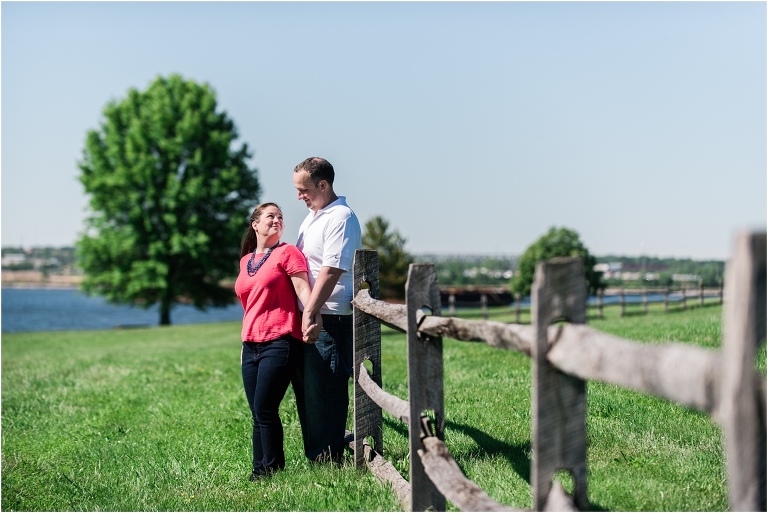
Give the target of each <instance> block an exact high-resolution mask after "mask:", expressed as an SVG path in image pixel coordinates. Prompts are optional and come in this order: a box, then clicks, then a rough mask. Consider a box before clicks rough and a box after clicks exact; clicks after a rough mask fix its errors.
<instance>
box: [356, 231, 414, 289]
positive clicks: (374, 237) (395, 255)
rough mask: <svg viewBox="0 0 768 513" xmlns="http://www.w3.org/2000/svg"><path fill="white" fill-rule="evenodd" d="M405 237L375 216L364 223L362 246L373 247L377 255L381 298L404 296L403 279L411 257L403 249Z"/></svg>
mask: <svg viewBox="0 0 768 513" xmlns="http://www.w3.org/2000/svg"><path fill="white" fill-rule="evenodd" d="M404 246H405V239H404V238H403V237H402V236H401V235H400V232H398V231H397V230H394V231H392V232H390V231H389V222H388V221H387V220H386V219H384V218H383V217H381V216H375V217H373V218H371V219H369V220H368V221H367V222H366V223H365V231H364V233H363V247H364V248H367V249H375V250H377V251H378V256H379V287H380V289H381V296H382V298H394V299H403V298H405V281H406V280H407V278H408V266H409V265H410V264H411V262H413V258H412V257H411V255H409V254H408V253H407V252H406V251H405V249H404Z"/></svg>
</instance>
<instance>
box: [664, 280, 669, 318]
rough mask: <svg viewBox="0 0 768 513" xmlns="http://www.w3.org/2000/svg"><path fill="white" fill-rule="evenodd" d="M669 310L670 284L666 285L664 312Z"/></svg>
mask: <svg viewBox="0 0 768 513" xmlns="http://www.w3.org/2000/svg"><path fill="white" fill-rule="evenodd" d="M667 312H669V285H667V286H666V287H664V313H667Z"/></svg>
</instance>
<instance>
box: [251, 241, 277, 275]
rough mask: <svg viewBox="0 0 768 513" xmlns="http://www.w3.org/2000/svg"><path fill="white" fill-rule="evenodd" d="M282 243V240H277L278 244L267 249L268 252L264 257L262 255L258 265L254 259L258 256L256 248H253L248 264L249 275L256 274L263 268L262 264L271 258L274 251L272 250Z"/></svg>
mask: <svg viewBox="0 0 768 513" xmlns="http://www.w3.org/2000/svg"><path fill="white" fill-rule="evenodd" d="M279 244H280V241H277V244H275V245H274V246H272V247H271V248H269V249H268V250H267V252H266V253H265V254H264V256H263V257H261V260H259V263H258V264H256V265H253V259H254V258H255V257H256V248H253V253H251V258H250V260H248V265H247V266H246V268H247V270H248V276H256V272H257V271H258V270H259V269H261V266H262V264H264V262H265V261H266V260H267V258H269V255H270V254H271V253H272V250H273V249H275V248H276V247H277V246H278V245H279Z"/></svg>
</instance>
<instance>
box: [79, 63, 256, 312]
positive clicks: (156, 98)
mask: <svg viewBox="0 0 768 513" xmlns="http://www.w3.org/2000/svg"><path fill="white" fill-rule="evenodd" d="M103 114H104V121H103V122H102V124H101V127H100V128H99V130H91V131H89V132H88V133H87V136H86V142H85V148H84V150H83V158H82V160H81V161H80V163H79V168H80V170H81V171H82V173H81V175H80V181H81V182H82V184H83V185H84V187H85V192H86V193H87V194H89V195H90V208H91V210H92V212H91V213H90V215H89V217H88V218H87V219H86V231H85V233H84V235H82V237H81V239H80V240H79V241H78V243H77V252H78V259H79V261H80V265H81V266H82V268H83V271H84V272H85V275H86V278H85V280H84V281H83V284H82V288H83V290H84V291H85V292H87V293H89V294H101V295H103V296H105V297H106V298H107V300H108V301H110V302H112V303H132V304H139V305H141V306H144V307H149V306H151V305H154V304H159V308H160V324H170V322H171V318H170V312H171V307H172V306H173V305H174V304H176V303H178V302H179V301H180V300H182V301H185V302H191V303H192V304H194V305H195V306H196V307H197V308H199V309H202V310H204V309H205V308H206V306H207V305H213V306H225V305H227V304H229V303H231V301H232V299H233V293H232V291H231V290H230V289H229V288H222V287H221V286H220V285H219V282H220V281H221V280H222V279H224V278H231V277H232V276H233V275H235V274H236V273H237V265H238V260H239V256H240V247H239V242H240V238H241V236H242V233H243V229H244V226H246V224H247V220H248V216H249V214H250V208H252V206H253V205H254V204H255V203H257V202H258V197H259V192H260V190H259V182H258V178H257V172H256V170H255V169H253V170H252V169H249V168H248V166H247V165H246V159H248V158H250V156H251V155H250V153H249V152H248V147H247V145H246V144H242V146H240V147H239V149H235V148H234V144H233V141H234V140H235V139H237V130H236V128H235V125H234V123H233V122H232V120H231V119H229V117H228V116H227V114H226V112H217V111H216V95H215V93H214V91H213V90H212V89H211V88H210V87H209V86H208V84H203V85H199V84H197V83H195V82H193V81H191V80H184V79H183V78H182V77H181V76H179V75H172V76H170V77H168V78H163V77H158V78H156V79H155V80H154V81H153V82H152V83H151V84H150V85H149V87H148V88H147V90H146V91H143V92H142V91H137V90H136V89H133V88H132V89H130V90H129V91H128V95H127V97H126V98H124V99H123V100H121V101H111V102H109V103H108V104H107V105H106V107H105V108H104V110H103Z"/></svg>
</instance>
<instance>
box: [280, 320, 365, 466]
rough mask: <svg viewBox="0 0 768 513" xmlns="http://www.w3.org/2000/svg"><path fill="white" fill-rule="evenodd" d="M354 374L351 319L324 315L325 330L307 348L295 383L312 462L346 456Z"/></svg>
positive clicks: (294, 378)
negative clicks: (350, 391)
mask: <svg viewBox="0 0 768 513" xmlns="http://www.w3.org/2000/svg"><path fill="white" fill-rule="evenodd" d="M351 374H352V316H351V315H323V329H322V331H321V332H320V337H319V338H318V339H317V342H315V343H314V344H304V355H303V359H302V364H301V365H299V366H298V367H297V368H296V371H295V372H294V376H293V379H292V383H293V390H294V393H295V394H296V405H297V408H298V413H299V422H301V434H302V436H303V438H304V454H305V455H306V457H307V458H309V459H310V460H327V459H331V460H333V461H336V462H341V460H342V458H343V456H344V431H345V429H346V427H347V414H348V412H349V392H348V388H347V387H348V384H349V377H350V375H351Z"/></svg>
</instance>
